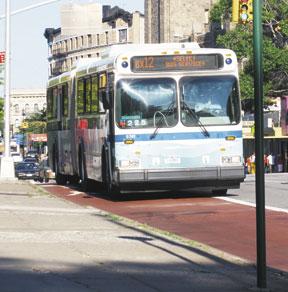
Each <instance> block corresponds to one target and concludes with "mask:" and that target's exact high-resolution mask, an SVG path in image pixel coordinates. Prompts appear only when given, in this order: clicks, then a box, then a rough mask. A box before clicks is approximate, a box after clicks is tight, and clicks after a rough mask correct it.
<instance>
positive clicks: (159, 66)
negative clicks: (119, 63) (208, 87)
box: [131, 54, 223, 72]
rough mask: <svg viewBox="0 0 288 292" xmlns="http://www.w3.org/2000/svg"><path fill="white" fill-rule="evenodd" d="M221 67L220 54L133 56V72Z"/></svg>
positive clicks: (214, 68)
mask: <svg viewBox="0 0 288 292" xmlns="http://www.w3.org/2000/svg"><path fill="white" fill-rule="evenodd" d="M222 67H223V57H222V55H220V54H198V55H162V56H135V57H133V58H132V60H131V68H132V71H133V72H157V71H184V70H185V71H198V70H217V69H219V68H222Z"/></svg>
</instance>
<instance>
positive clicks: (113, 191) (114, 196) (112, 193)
mask: <svg viewBox="0 0 288 292" xmlns="http://www.w3.org/2000/svg"><path fill="white" fill-rule="evenodd" d="M102 184H103V189H104V192H105V194H106V195H107V196H108V197H109V198H110V199H111V200H113V201H117V200H120V199H121V196H120V193H121V192H120V189H119V188H118V187H116V186H114V185H113V184H112V182H110V179H109V171H108V168H107V160H106V158H105V154H104V153H103V154H102Z"/></svg>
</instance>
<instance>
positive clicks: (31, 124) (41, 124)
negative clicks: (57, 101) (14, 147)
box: [23, 109, 47, 134]
mask: <svg viewBox="0 0 288 292" xmlns="http://www.w3.org/2000/svg"><path fill="white" fill-rule="evenodd" d="M23 122H26V123H27V126H28V127H27V128H25V133H34V134H42V133H47V129H46V125H47V123H46V109H43V110H41V111H40V112H39V113H33V114H31V115H29V116H28V117H26V118H25V119H24V120H23Z"/></svg>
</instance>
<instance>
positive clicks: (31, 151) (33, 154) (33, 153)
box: [26, 150, 39, 160]
mask: <svg viewBox="0 0 288 292" xmlns="http://www.w3.org/2000/svg"><path fill="white" fill-rule="evenodd" d="M26 157H34V158H36V159H37V160H38V158H39V157H38V152H37V151H35V150H29V151H28V152H27V153H26Z"/></svg>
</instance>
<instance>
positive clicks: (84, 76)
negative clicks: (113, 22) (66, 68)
mask: <svg viewBox="0 0 288 292" xmlns="http://www.w3.org/2000/svg"><path fill="white" fill-rule="evenodd" d="M240 107H241V105H240V96H239V78H238V66H237V58H236V55H235V53H234V52H233V51H231V50H227V49H208V48H200V47H199V45H198V44H196V43H169V44H143V45H132V44H131V45H129V44H128V45H115V46H112V47H111V48H110V50H108V51H107V52H106V53H105V54H103V56H102V57H101V58H99V59H85V60H84V59H83V60H82V62H79V63H78V64H77V66H76V67H75V68H74V69H73V70H72V71H71V72H66V73H64V74H62V75H60V76H58V77H54V78H53V79H50V80H49V82H48V87H47V119H48V122H47V128H48V149H49V150H48V151H49V162H50V165H52V168H53V170H54V171H55V174H56V182H57V183H58V184H61V185H62V184H66V183H67V182H68V181H69V182H73V183H75V182H80V184H81V185H82V187H83V188H84V189H87V188H88V186H89V185H91V184H90V183H91V182H93V181H94V182H98V183H101V184H93V185H95V186H97V185H102V186H104V187H105V190H106V192H107V193H109V194H115V193H120V192H119V191H121V190H147V189H165V190H168V189H183V188H203V187H205V188H209V190H211V192H213V193H214V194H225V193H226V192H227V189H229V188H239V186H240V183H241V182H242V181H243V180H244V163H243V141H242V123H241V108H240Z"/></svg>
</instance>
